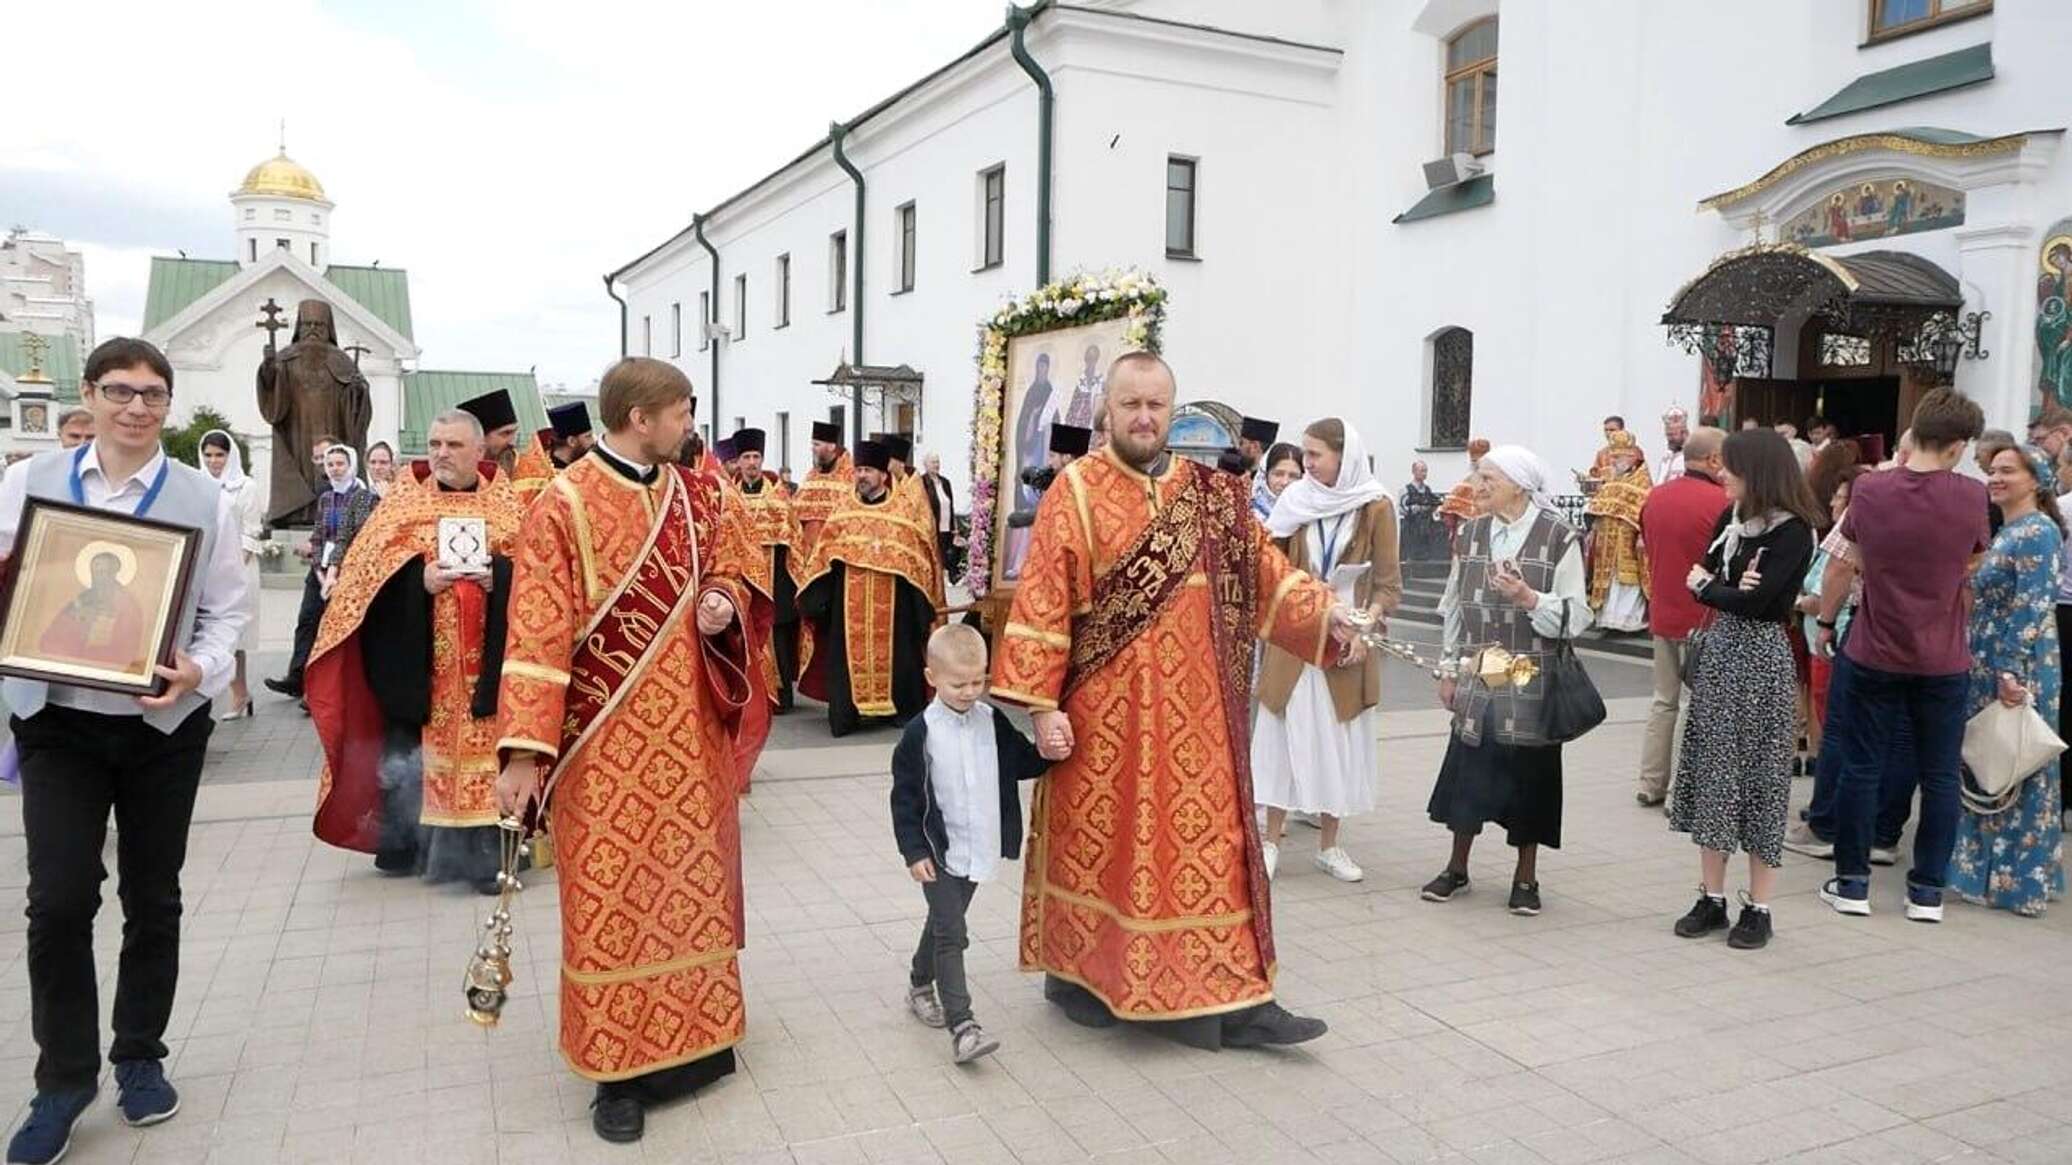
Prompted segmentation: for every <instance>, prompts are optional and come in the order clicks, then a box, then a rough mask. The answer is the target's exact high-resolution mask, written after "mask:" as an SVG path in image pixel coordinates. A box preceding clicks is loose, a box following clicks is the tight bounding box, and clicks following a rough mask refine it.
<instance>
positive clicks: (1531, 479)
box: [1482, 445, 1554, 510]
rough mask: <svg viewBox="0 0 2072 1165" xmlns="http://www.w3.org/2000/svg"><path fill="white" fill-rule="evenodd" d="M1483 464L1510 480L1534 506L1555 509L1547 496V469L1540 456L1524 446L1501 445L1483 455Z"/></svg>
mask: <svg viewBox="0 0 2072 1165" xmlns="http://www.w3.org/2000/svg"><path fill="white" fill-rule="evenodd" d="M1482 464H1484V465H1486V466H1489V467H1490V468H1492V469H1495V470H1496V471H1497V472H1498V473H1501V474H1503V475H1504V476H1505V477H1508V478H1510V479H1511V484H1513V485H1515V486H1517V487H1518V488H1519V489H1522V490H1524V491H1525V492H1526V494H1527V495H1528V496H1530V497H1531V498H1532V501H1533V504H1534V505H1536V506H1538V507H1540V508H1541V509H1543V510H1551V509H1553V508H1554V499H1553V498H1551V497H1549V496H1548V495H1547V467H1546V466H1545V465H1544V464H1542V463H1541V462H1540V457H1539V454H1537V453H1534V452H1533V451H1532V450H1530V449H1527V448H1526V447H1525V446H1523V445H1499V446H1497V447H1496V448H1494V449H1491V450H1490V451H1489V452H1487V453H1484V454H1483V455H1482Z"/></svg>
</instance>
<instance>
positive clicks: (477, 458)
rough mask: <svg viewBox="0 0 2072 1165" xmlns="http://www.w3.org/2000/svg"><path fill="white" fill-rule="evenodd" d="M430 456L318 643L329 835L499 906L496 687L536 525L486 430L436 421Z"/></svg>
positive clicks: (361, 543) (391, 501)
mask: <svg viewBox="0 0 2072 1165" xmlns="http://www.w3.org/2000/svg"><path fill="white" fill-rule="evenodd" d="M425 448H426V450H427V453H428V456H427V458H426V459H425V460H423V461H417V462H413V463H412V464H411V465H410V466H409V467H408V469H407V470H406V471H405V472H404V473H403V474H402V475H401V478H402V479H403V480H406V481H409V482H411V483H412V485H411V487H410V488H404V489H392V490H390V491H389V495H388V497H386V498H384V499H382V502H381V504H380V505H378V506H376V507H374V512H373V514H372V515H371V516H370V517H369V518H368V519H367V524H366V525H365V526H364V527H362V528H361V530H360V533H359V535H358V536H357V537H356V538H354V539H353V544H352V548H351V549H350V550H348V551H346V555H345V559H344V561H343V562H342V563H341V564H340V566H339V572H338V583H337V585H336V586H335V587H334V588H333V589H332V591H331V601H330V603H329V604H328V605H327V606H326V607H325V609H324V619H323V622H322V623H321V624H320V625H319V626H318V628H317V640H316V647H315V649H314V650H313V651H312V652H311V653H310V661H309V666H308V670H307V672H306V673H305V675H304V679H303V692H304V695H305V696H306V698H307V699H308V701H309V714H310V719H311V720H312V721H314V722H315V724H316V728H317V737H318V739H319V740H320V741H321V742H322V743H323V747H324V762H325V763H324V774H323V777H322V779H321V781H320V784H319V787H318V794H317V811H316V822H315V828H316V834H317V836H318V837H320V838H322V839H323V840H325V841H326V842H329V843H330V844H332V845H335V846H338V847H339V848H341V849H352V850H359V851H361V852H364V853H371V854H373V855H374V867H375V868H376V869H377V870H380V871H381V872H383V873H385V874H392V875H399V876H400V875H407V874H411V873H422V874H424V875H425V876H426V877H427V878H428V879H430V880H432V881H465V882H467V883H469V884H470V885H472V886H473V887H474V888H475V889H476V890H477V891H479V892H481V893H484V894H494V893H496V892H497V883H496V875H497V870H498V867H499V864H500V860H499V859H500V853H499V842H498V836H497V825H496V823H497V817H498V814H497V807H496V797H495V782H496V770H497V762H496V701H497V679H498V672H499V668H500V661H501V659H502V657H503V648H504V627H505V613H506V600H507V599H508V597H509V595H510V591H511V558H510V555H511V550H512V547H513V545H514V543H515V540H516V538H517V536H518V527H519V525H520V523H521V522H522V521H523V519H524V514H525V510H524V506H523V504H522V503H520V502H519V500H518V498H517V495H516V494H515V493H513V492H512V489H511V485H510V482H509V480H508V479H507V478H506V477H504V475H503V474H501V473H500V472H498V470H497V469H496V467H495V465H494V464H492V463H491V462H489V461H487V460H485V459H484V447H483V439H482V426H481V424H480V423H479V422H478V421H477V420H476V419H475V417H474V416H473V415H472V414H470V413H466V412H463V411H461V410H459V409H455V410H453V411H451V412H448V413H445V414H442V415H441V416H439V417H437V418H436V419H434V420H433V422H432V424H431V427H430V429H428V430H427V431H426V434H425ZM447 519H462V520H463V521H460V522H446V520H447ZM442 522H444V523H445V525H446V528H445V529H444V530H442V528H441V527H442ZM476 523H479V524H480V525H479V528H478V527H477V525H476ZM478 535H479V537H480V539H481V541H480V544H479V545H477V544H476V541H475V540H476V539H477V537H478ZM449 536H450V537H449ZM449 541H450V542H453V543H454V544H453V545H451V546H448V545H446V543H447V542H449ZM463 543H465V544H463Z"/></svg>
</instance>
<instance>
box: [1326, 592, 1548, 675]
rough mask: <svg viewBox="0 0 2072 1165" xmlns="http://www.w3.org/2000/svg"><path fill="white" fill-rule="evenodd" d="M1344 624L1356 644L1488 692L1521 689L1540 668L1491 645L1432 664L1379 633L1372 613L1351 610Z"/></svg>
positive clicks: (1412, 646)
mask: <svg viewBox="0 0 2072 1165" xmlns="http://www.w3.org/2000/svg"><path fill="white" fill-rule="evenodd" d="M1346 620H1347V622H1350V623H1351V624H1352V625H1353V626H1354V627H1357V628H1359V630H1360V642H1362V643H1364V644H1366V645H1367V646H1369V647H1372V648H1375V649H1377V650H1380V651H1386V652H1388V653H1389V654H1390V655H1393V656H1395V657H1396V658H1397V659H1401V660H1407V661H1408V662H1410V663H1414V664H1416V665H1417V666H1418V667H1421V668H1423V669H1425V671H1427V672H1429V673H1431V675H1432V678H1433V679H1440V680H1457V679H1460V678H1461V677H1462V676H1474V677H1475V678H1476V679H1479V680H1481V681H1482V685H1483V686H1484V687H1488V688H1502V687H1524V686H1525V685H1526V684H1529V683H1531V682H1532V681H1533V677H1534V676H1537V675H1539V674H1540V665H1539V664H1537V663H1535V662H1534V661H1533V659H1532V657H1531V656H1525V655H1514V654H1512V653H1511V652H1510V651H1509V650H1507V649H1506V648H1504V647H1503V646H1501V645H1500V644H1495V643H1492V644H1489V645H1487V646H1485V647H1480V648H1470V649H1469V650H1467V651H1465V652H1463V653H1462V654H1461V655H1460V656H1459V657H1458V658H1455V659H1442V660H1440V661H1439V662H1438V663H1436V664H1434V663H1433V662H1432V661H1431V660H1428V659H1426V658H1425V657H1424V656H1423V655H1421V654H1419V653H1418V650H1417V645H1416V644H1413V643H1408V642H1405V641H1403V640H1400V639H1390V638H1389V637H1388V636H1387V635H1386V634H1385V633H1384V632H1383V630H1382V625H1381V620H1380V618H1379V617H1377V616H1376V615H1374V614H1373V613H1372V612H1370V611H1367V610H1364V609H1357V608H1356V609H1351V610H1348V611H1347V612H1346Z"/></svg>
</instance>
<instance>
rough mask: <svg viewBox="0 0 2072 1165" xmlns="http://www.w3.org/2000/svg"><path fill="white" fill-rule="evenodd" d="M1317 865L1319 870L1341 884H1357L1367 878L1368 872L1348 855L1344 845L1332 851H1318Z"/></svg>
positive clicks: (1334, 847) (1335, 847)
mask: <svg viewBox="0 0 2072 1165" xmlns="http://www.w3.org/2000/svg"><path fill="white" fill-rule="evenodd" d="M1316 863H1317V869H1320V870H1322V871H1324V872H1325V873H1327V874H1329V875H1331V876H1332V877H1334V878H1336V879H1338V880H1339V881H1341V882H1357V881H1359V880H1360V879H1361V878H1364V877H1366V876H1367V872H1366V871H1365V870H1362V869H1361V868H1360V867H1359V864H1358V863H1356V862H1354V861H1353V859H1352V855H1350V854H1348V853H1346V852H1345V847H1344V846H1342V845H1334V846H1332V847H1331V848H1330V849H1327V850H1320V851H1318V853H1317V856H1316Z"/></svg>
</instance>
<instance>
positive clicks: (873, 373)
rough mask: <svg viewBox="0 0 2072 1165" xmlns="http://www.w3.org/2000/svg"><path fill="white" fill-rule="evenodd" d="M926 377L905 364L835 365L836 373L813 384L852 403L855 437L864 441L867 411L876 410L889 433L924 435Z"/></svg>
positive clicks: (844, 363) (881, 423)
mask: <svg viewBox="0 0 2072 1165" xmlns="http://www.w3.org/2000/svg"><path fill="white" fill-rule="evenodd" d="M923 379H924V376H923V374H922V373H919V372H916V371H914V370H913V368H912V367H910V366H908V365H905V364H898V365H892V364H850V363H848V362H846V361H845V362H843V363H841V364H837V365H835V370H834V371H833V372H830V373H828V374H827V376H826V377H825V378H823V379H821V380H816V381H814V382H813V383H814V384H817V385H820V386H821V387H822V388H825V389H827V390H828V391H829V392H831V393H833V394H834V395H835V396H837V397H841V398H843V399H846V400H848V401H849V402H850V405H851V407H852V408H854V409H855V419H854V424H855V433H856V435H857V437H858V439H859V440H860V439H861V437H862V434H863V433H864V430H865V428H866V426H865V424H864V415H865V414H864V410H865V408H866V407H869V406H875V407H876V409H877V416H878V418H879V420H878V423H879V424H880V425H882V426H883V429H884V431H885V432H888V433H919V432H920V431H921V385H922V381H923Z"/></svg>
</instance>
